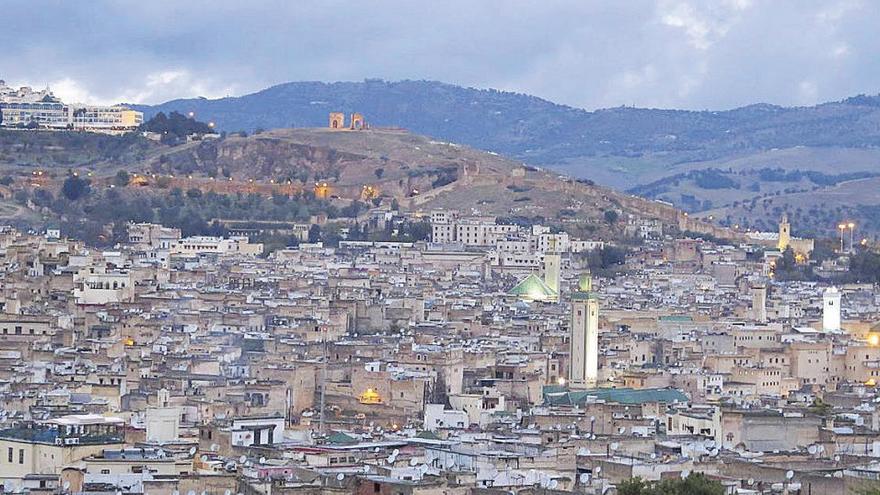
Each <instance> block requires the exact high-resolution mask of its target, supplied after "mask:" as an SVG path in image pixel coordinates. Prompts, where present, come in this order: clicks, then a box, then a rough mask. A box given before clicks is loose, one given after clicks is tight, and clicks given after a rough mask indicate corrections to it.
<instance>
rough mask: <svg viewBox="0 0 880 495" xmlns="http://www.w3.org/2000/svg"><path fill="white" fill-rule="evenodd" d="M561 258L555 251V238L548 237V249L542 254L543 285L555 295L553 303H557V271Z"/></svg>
mask: <svg viewBox="0 0 880 495" xmlns="http://www.w3.org/2000/svg"><path fill="white" fill-rule="evenodd" d="M561 262H562V257H561V256H560V255H559V253H558V252H557V251H556V236H555V235H553V236H551V237H550V247H549V248H548V249H547V252H546V253H544V283H545V284H547V287H550V288H551V289H553V292H555V293H556V299H555V301H559V270H560V265H561Z"/></svg>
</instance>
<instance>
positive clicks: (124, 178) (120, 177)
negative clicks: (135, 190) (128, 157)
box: [113, 170, 131, 187]
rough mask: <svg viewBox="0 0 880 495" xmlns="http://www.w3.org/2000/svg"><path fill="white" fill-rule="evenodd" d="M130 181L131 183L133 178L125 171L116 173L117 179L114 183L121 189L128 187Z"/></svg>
mask: <svg viewBox="0 0 880 495" xmlns="http://www.w3.org/2000/svg"><path fill="white" fill-rule="evenodd" d="M129 181H131V176H129V174H128V172H126V171H125V170H120V171H119V172H116V177H115V178H114V179H113V182H114V183H115V184H116V185H117V186H119V187H125V186H127V185H128V183H129Z"/></svg>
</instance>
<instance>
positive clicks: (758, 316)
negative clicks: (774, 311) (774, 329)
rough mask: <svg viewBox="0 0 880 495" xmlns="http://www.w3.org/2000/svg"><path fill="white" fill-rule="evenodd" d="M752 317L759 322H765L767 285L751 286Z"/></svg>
mask: <svg viewBox="0 0 880 495" xmlns="http://www.w3.org/2000/svg"><path fill="white" fill-rule="evenodd" d="M752 318H754V319H755V320H756V321H758V322H760V323H767V286H766V285H764V284H757V285H753V286H752Z"/></svg>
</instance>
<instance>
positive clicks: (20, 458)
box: [18, 449, 24, 464]
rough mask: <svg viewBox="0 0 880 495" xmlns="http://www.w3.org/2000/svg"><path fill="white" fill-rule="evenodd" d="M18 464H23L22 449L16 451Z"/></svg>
mask: <svg viewBox="0 0 880 495" xmlns="http://www.w3.org/2000/svg"><path fill="white" fill-rule="evenodd" d="M18 463H19V464H24V449H18Z"/></svg>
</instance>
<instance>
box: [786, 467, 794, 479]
mask: <svg viewBox="0 0 880 495" xmlns="http://www.w3.org/2000/svg"><path fill="white" fill-rule="evenodd" d="M792 478H794V471H792V470H791V469H789V470H788V471H786V472H785V479H787V480H790V479H792Z"/></svg>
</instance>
